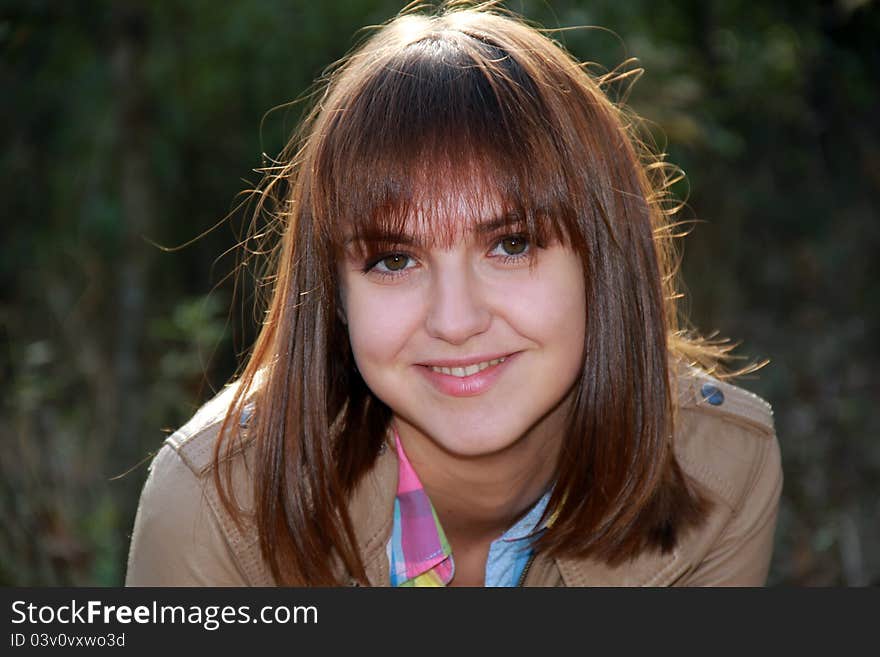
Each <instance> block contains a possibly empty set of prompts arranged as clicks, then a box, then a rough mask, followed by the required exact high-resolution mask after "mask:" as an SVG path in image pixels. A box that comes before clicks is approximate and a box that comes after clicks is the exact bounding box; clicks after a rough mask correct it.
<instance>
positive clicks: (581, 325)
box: [505, 256, 587, 358]
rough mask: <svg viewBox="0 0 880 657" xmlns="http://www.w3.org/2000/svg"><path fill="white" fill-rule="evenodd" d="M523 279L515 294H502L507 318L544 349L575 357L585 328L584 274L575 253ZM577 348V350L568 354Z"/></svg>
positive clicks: (582, 339) (560, 258)
mask: <svg viewBox="0 0 880 657" xmlns="http://www.w3.org/2000/svg"><path fill="white" fill-rule="evenodd" d="M550 264H552V265H553V266H549V267H543V268H541V270H540V272H539V275H538V276H536V277H534V278H532V279H530V280H528V281H524V282H523V283H522V284H521V285H520V286H519V287H518V289H517V290H516V293H513V291H511V293H509V294H507V295H505V296H506V299H507V300H508V301H507V304H506V305H507V308H508V313H507V314H508V317H509V318H510V322H511V324H513V325H514V326H515V327H516V329H517V331H518V332H519V333H521V334H523V335H525V336H527V337H529V338H531V339H533V340H535V341H536V342H538V343H540V344H541V345H542V346H544V347H545V348H550V349H556V348H558V349H559V350H563V351H566V352H568V353H570V355H571V357H572V358H576V357H577V356H578V355H579V353H580V351H582V347H583V342H584V331H585V329H586V312H587V309H586V301H585V298H584V297H585V289H584V281H583V275H582V273H581V268H580V265H579V264H578V263H577V262H576V261H575V260H574V256H570V257H564V258H563V257H559V258H557V259H555V260H554V262H552V263H550ZM572 349H577V350H578V351H577V352H576V353H571V350H572Z"/></svg>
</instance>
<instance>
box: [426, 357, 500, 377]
mask: <svg viewBox="0 0 880 657" xmlns="http://www.w3.org/2000/svg"><path fill="white" fill-rule="evenodd" d="M503 362H504V358H496V359H494V360H487V361H483V362H482V363H474V364H473V365H468V366H467V367H434V366H432V367H431V369H432V370H434V371H435V372H439V373H440V374H448V375H450V376H457V377H459V378H462V377H465V376H473V375H474V374H476V373H477V372H482V371H483V370H484V369H486V368H487V367H491V366H492V365H497V364H498V363H503Z"/></svg>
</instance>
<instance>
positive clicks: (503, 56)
mask: <svg viewBox="0 0 880 657" xmlns="http://www.w3.org/2000/svg"><path fill="white" fill-rule="evenodd" d="M379 52H380V54H381V50H380V51H379ZM352 64H353V66H355V67H357V66H358V64H359V62H358V61H357V60H354V61H353V63H352ZM346 77H347V79H352V78H355V79H356V78H357V76H356V75H351V72H350V74H349V75H347V76H346ZM328 100H329V101H330V102H329V108H328V107H327V106H325V108H324V114H325V115H328V114H329V115H330V118H329V120H328V125H327V127H326V130H325V132H324V135H325V137H324V139H323V140H322V143H321V144H320V145H319V147H318V152H317V153H316V164H315V167H314V169H313V171H314V176H315V177H314V179H313V185H314V187H313V193H312V199H313V208H314V211H315V214H316V217H315V220H316V223H317V224H318V226H319V227H320V228H319V229H320V230H322V231H325V232H324V236H325V238H326V239H327V240H328V241H329V242H330V243H331V244H332V245H333V247H334V248H335V249H336V252H337V255H339V254H340V253H341V252H342V251H344V250H353V251H354V253H355V254H357V255H358V256H368V255H371V252H372V251H373V250H377V249H391V248H393V247H394V246H397V245H399V244H400V243H401V242H407V241H412V240H413V238H414V237H415V239H416V241H418V243H419V244H423V245H424V246H428V247H434V246H439V247H442V248H449V247H450V246H451V245H452V244H453V243H455V242H456V241H457V240H458V239H459V238H461V237H462V236H463V233H465V232H467V231H468V230H470V229H471V228H472V227H473V225H474V223H478V224H480V225H481V228H488V229H489V230H492V231H493V232H494V230H495V229H499V230H500V229H506V228H510V229H515V230H516V231H518V232H523V233H527V234H528V235H529V236H530V237H532V238H533V239H534V240H536V242H537V243H541V242H548V241H561V242H563V243H565V244H567V245H572V241H579V240H578V239H577V235H578V234H579V232H580V231H579V230H578V228H577V217H578V216H579V214H580V213H579V211H578V208H577V207H576V205H577V204H576V203H575V202H574V200H573V199H574V197H575V195H574V194H572V193H571V188H570V184H569V180H568V179H567V176H566V174H565V164H564V159H563V157H562V154H561V153H560V152H559V148H558V147H557V144H556V140H555V139H554V132H555V131H554V128H553V126H551V125H548V124H547V122H546V120H545V117H547V116H549V115H551V112H550V110H549V108H548V107H547V106H546V105H545V99H544V98H543V97H542V94H541V90H540V86H539V83H538V82H537V81H536V80H535V79H533V77H532V76H530V75H529V72H528V71H527V69H526V67H525V66H523V65H522V64H521V63H520V62H519V61H517V59H516V57H515V56H514V55H513V54H511V53H509V52H506V51H504V50H502V49H501V48H500V47H498V46H495V45H492V44H490V43H488V42H486V41H482V40H479V39H477V38H474V37H472V36H469V35H466V34H462V33H461V32H441V33H439V34H428V35H425V36H424V37H423V38H421V39H419V40H417V41H415V42H413V43H411V44H408V45H407V46H405V47H403V48H402V49H398V51H397V52H396V53H395V54H394V55H393V56H389V57H387V61H385V62H384V63H383V64H382V65H379V66H377V65H375V63H373V64H372V65H371V66H370V67H369V75H368V76H367V77H366V79H361V80H360V81H359V83H358V84H357V87H356V88H351V89H342V90H341V92H340V93H338V94H337V98H331V99H328Z"/></svg>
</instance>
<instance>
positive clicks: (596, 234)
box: [127, 8, 782, 586]
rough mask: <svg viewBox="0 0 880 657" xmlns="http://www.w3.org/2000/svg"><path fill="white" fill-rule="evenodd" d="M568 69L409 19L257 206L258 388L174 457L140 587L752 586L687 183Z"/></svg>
mask: <svg viewBox="0 0 880 657" xmlns="http://www.w3.org/2000/svg"><path fill="white" fill-rule="evenodd" d="M602 82H603V81H602V80H596V79H593V78H591V77H590V76H589V75H588V74H587V73H586V72H585V71H584V68H583V67H582V65H580V64H579V63H578V62H576V61H575V60H574V59H572V58H571V57H570V56H569V55H568V54H566V53H565V52H564V51H563V50H562V49H561V48H560V47H559V45H558V44H556V43H554V42H553V41H551V40H550V39H548V38H547V37H545V36H543V35H542V34H541V33H540V32H538V31H536V30H535V29H533V28H531V27H528V26H526V25H525V24H523V23H522V22H520V21H519V20H518V19H516V18H515V17H512V16H510V15H506V14H501V13H498V12H493V11H491V10H487V9H485V8H470V9H456V8H451V9H450V8H447V9H446V10H444V11H441V12H440V13H438V14H435V15H416V14H405V15H402V16H399V17H398V18H396V19H395V20H393V21H391V22H390V23H388V24H387V25H385V26H384V27H382V28H381V29H379V30H378V31H376V32H375V33H374V34H373V35H372V37H371V38H369V39H368V40H367V41H366V42H365V43H364V44H363V45H362V46H360V47H359V48H358V49H357V50H356V51H355V52H353V53H352V54H351V55H350V56H349V57H348V58H347V59H346V60H345V61H344V62H343V63H342V64H341V65H340V66H339V67H338V68H337V69H336V70H335V72H334V73H333V74H332V75H330V76H329V81H328V83H327V84H326V87H325V88H324V91H323V93H322V94H321V95H320V98H319V99H318V101H317V103H316V104H315V107H314V109H313V111H312V112H311V114H310V115H309V116H308V117H307V119H306V120H305V121H304V123H303V125H302V126H301V130H300V131H299V132H298V133H297V134H296V135H295V136H294V138H293V139H292V140H291V142H290V145H289V147H288V149H287V151H286V153H285V154H284V157H283V159H282V162H283V165H282V166H280V167H278V168H277V169H272V170H271V171H270V172H269V173H268V175H267V179H266V181H265V184H264V186H263V188H262V190H261V197H260V198H261V207H260V208H259V211H268V212H271V213H272V220H273V222H274V224H273V225H274V226H275V228H276V230H273V231H269V232H270V233H272V234H280V235H281V239H280V243H279V245H278V248H277V250H276V262H275V269H274V270H273V272H272V276H271V278H270V279H269V280H270V281H271V282H272V290H273V293H272V297H271V301H270V303H269V307H268V311H267V313H266V320H265V323H264V325H263V327H262V330H261V333H260V335H259V338H258V340H257V342H256V345H255V346H254V349H253V351H252V354H251V356H250V360H249V361H248V363H247V366H246V368H245V369H244V371H243V373H242V375H241V376H240V378H239V379H238V380H237V381H236V382H235V383H233V384H232V385H230V386H228V387H227V389H226V390H225V391H223V392H222V393H221V394H220V395H218V396H217V397H216V398H215V399H214V400H213V401H211V402H209V403H208V404H207V405H206V406H204V407H203V408H202V409H201V410H200V411H199V412H198V413H197V414H196V416H195V417H194V418H193V419H192V420H191V421H190V422H189V423H188V424H186V425H185V426H184V427H183V428H182V429H180V430H179V431H178V432H176V433H175V434H174V435H172V436H171V437H170V438H168V440H167V441H166V444H165V445H164V446H163V448H162V449H161V451H160V452H159V454H158V455H157V457H156V459H155V460H154V462H153V465H152V470H151V474H150V477H149V479H148V481H147V484H146V486H145V488H144V491H143V494H142V497H141V502H140V507H139V510H138V515H137V519H136V521H135V528H134V534H133V537H132V545H131V552H130V555H129V566H128V576H127V583H128V584H129V585H227V586H228V585H260V586H266V585H349V584H357V585H374V586H388V585H391V586H436V585H441V586H442V585H451V586H468V585H473V586H483V585H485V586H514V585H517V584H525V585H538V586H550V585H567V586H584V585H603V586H609V585H760V584H762V583H764V581H765V578H766V574H767V569H768V564H769V561H770V555H771V550H772V545H773V533H774V528H775V523H776V513H777V507H778V502H779V495H780V489H781V481H782V477H781V470H780V460H779V450H778V444H777V441H776V438H775V435H774V429H773V422H772V415H771V411H770V408H769V406H768V405H767V404H766V403H765V402H764V401H762V400H760V399H759V398H757V397H755V396H754V395H751V394H750V393H747V392H745V391H743V390H741V389H739V388H736V387H734V386H732V385H730V384H728V383H723V382H721V381H719V380H716V379H715V378H712V377H711V376H710V375H709V373H710V372H713V371H715V369H714V368H715V367H716V366H717V364H718V361H719V359H723V356H724V353H725V350H724V349H722V348H719V347H717V346H715V347H713V346H712V345H710V344H707V343H706V342H701V341H699V340H697V339H694V338H688V337H687V336H685V334H684V333H683V332H682V331H680V330H679V328H678V324H677V320H678V313H677V309H676V307H675V299H676V293H675V289H674V285H673V273H674V272H673V270H674V259H673V251H672V248H671V245H670V239H671V234H670V220H669V215H670V214H671V211H668V210H667V209H665V208H667V207H668V206H667V205H666V204H665V203H664V199H665V196H664V190H665V188H666V185H667V179H666V172H667V171H668V169H667V168H666V167H664V166H662V165H661V163H660V162H659V158H653V159H652V158H650V157H649V156H648V154H646V153H645V152H644V151H643V149H642V147H641V145H640V142H639V140H638V139H637V137H636V135H635V132H634V129H633V127H632V126H631V125H630V123H628V122H627V120H626V119H625V117H624V114H623V113H622V111H621V109H619V108H618V107H617V106H615V105H614V104H613V103H612V102H611V101H610V100H609V99H608V98H607V97H606V96H605V95H604V93H603V92H602V90H601V88H600V87H601V83H602Z"/></svg>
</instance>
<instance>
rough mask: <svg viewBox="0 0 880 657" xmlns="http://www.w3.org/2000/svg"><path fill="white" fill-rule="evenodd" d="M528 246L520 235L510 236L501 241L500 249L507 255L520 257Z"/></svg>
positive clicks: (526, 241)
mask: <svg viewBox="0 0 880 657" xmlns="http://www.w3.org/2000/svg"><path fill="white" fill-rule="evenodd" d="M528 246H529V241H528V240H527V239H526V238H525V237H523V236H522V235H511V236H509V237H505V238H504V239H502V240H501V248H502V249H503V251H504V253H506V254H507V255H521V254H522V253H524V252H525V250H526V249H527V248H528Z"/></svg>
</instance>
